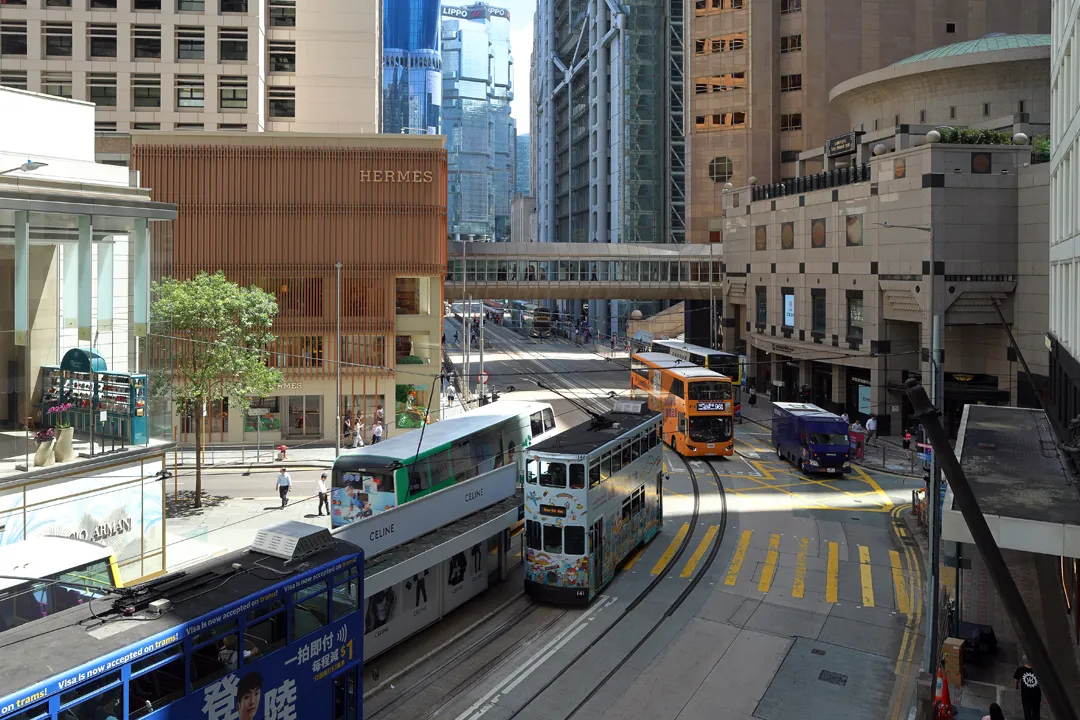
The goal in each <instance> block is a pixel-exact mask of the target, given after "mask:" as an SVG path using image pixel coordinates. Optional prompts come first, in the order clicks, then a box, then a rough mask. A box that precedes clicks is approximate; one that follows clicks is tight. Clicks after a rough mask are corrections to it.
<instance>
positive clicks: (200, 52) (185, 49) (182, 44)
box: [176, 26, 206, 60]
mask: <svg viewBox="0 0 1080 720" xmlns="http://www.w3.org/2000/svg"><path fill="white" fill-rule="evenodd" d="M205 58H206V39H205V36H204V34H203V29H202V28H201V27H183V26H180V27H177V28H176V59H177V60H203V59H205Z"/></svg>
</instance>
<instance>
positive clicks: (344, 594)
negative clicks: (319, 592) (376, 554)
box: [330, 575, 359, 620]
mask: <svg viewBox="0 0 1080 720" xmlns="http://www.w3.org/2000/svg"><path fill="white" fill-rule="evenodd" d="M357 595H358V592H357V580H356V576H355V575H354V576H353V577H351V578H349V580H348V581H347V582H344V583H339V584H337V585H335V586H334V589H333V591H332V592H331V593H330V615H331V617H330V619H331V620H340V619H341V618H343V617H345V616H346V615H348V614H349V613H351V612H353V611H354V610H356V608H357V605H358V603H359V600H358V598H357Z"/></svg>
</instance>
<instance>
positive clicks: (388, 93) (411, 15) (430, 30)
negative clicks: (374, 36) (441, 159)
mask: <svg viewBox="0 0 1080 720" xmlns="http://www.w3.org/2000/svg"><path fill="white" fill-rule="evenodd" d="M441 106H442V58H441V57H440V55H439V0H383V127H382V131H383V132H386V133H399V132H402V131H403V130H404V131H405V132H411V133H420V132H439V130H440V125H439V114H440V110H441Z"/></svg>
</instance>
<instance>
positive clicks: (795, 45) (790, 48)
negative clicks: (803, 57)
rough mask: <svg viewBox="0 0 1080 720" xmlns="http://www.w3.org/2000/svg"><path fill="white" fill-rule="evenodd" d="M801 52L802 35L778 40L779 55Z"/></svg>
mask: <svg viewBox="0 0 1080 720" xmlns="http://www.w3.org/2000/svg"><path fill="white" fill-rule="evenodd" d="M793 52H802V35H801V34H797V35H785V36H784V37H782V38H780V54H781V55H785V54H787V53H793Z"/></svg>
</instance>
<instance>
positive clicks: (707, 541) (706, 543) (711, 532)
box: [679, 525, 720, 578]
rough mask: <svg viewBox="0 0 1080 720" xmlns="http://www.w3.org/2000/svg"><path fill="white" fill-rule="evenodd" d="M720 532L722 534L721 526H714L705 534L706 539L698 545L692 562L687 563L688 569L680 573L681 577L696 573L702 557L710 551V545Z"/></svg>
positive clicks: (685, 568)
mask: <svg viewBox="0 0 1080 720" xmlns="http://www.w3.org/2000/svg"><path fill="white" fill-rule="evenodd" d="M718 532H720V526H719V525H713V526H712V527H710V528H709V529H708V530H707V531H706V532H705V537H704V538H702V540H701V542H700V543H698V546H697V550H695V551H694V554H693V555H691V556H690V560H688V561H687V563H686V567H684V568H683V570H682V572H681V573H679V577H684V578H688V577H690V575H691V574H692V573H693V572H694V568H696V567H697V564H698V563H699V562H701V556H702V555H704V554H705V550H707V549H708V547H709V545H710V544H711V543H712V541H713V538H715V537H716V533H718Z"/></svg>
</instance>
